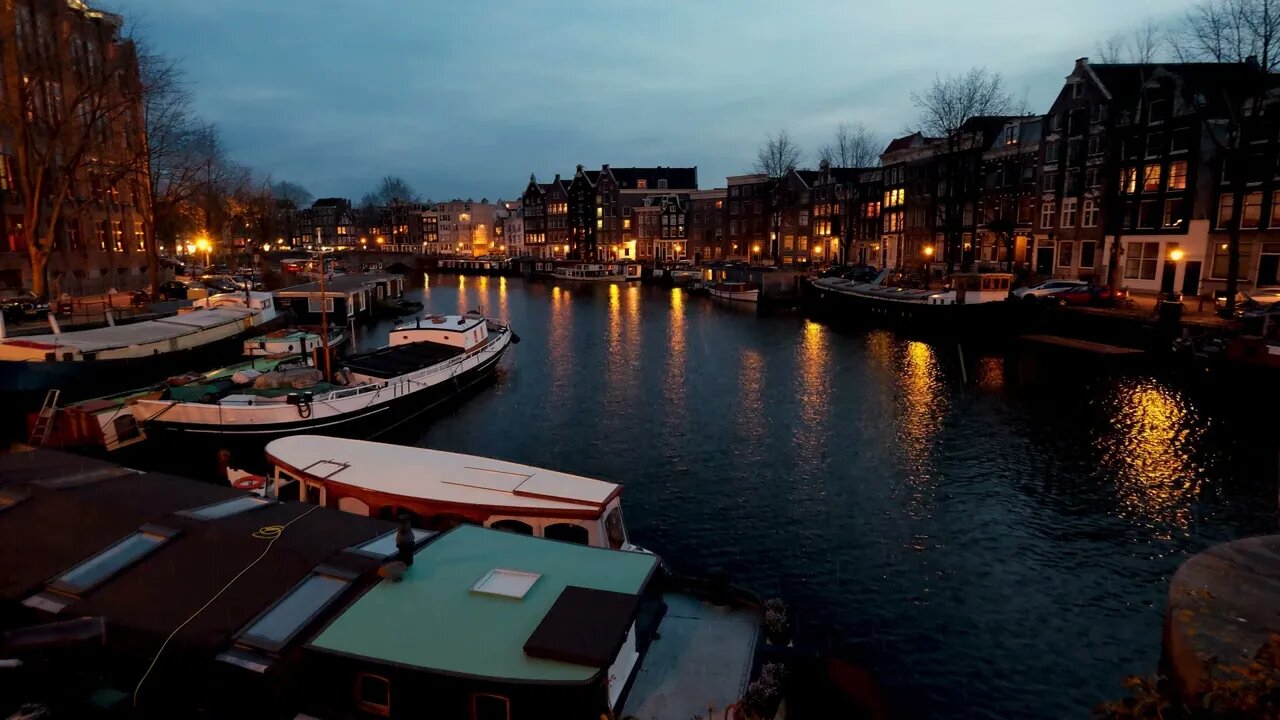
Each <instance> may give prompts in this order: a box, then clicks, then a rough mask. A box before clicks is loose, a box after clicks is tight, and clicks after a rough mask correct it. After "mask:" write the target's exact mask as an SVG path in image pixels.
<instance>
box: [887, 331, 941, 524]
mask: <svg viewBox="0 0 1280 720" xmlns="http://www.w3.org/2000/svg"><path fill="white" fill-rule="evenodd" d="M904 355H905V357H903V358H902V363H901V368H900V370H899V380H898V388H899V391H900V395H899V399H898V409H897V412H896V414H895V417H894V434H895V439H896V441H897V444H898V452H899V453H900V456H899V457H900V462H901V463H902V465H903V471H904V473H905V477H904V480H906V483H907V488H908V492H909V496H908V512H909V513H910V515H911V517H913V518H915V519H920V518H923V517H927V516H929V515H930V514H931V512H932V502H933V500H932V492H933V484H934V477H933V476H934V473H935V469H934V467H933V460H932V458H933V444H934V439H935V437H936V436H937V434H938V431H939V430H940V429H941V427H942V419H943V417H944V416H945V414H946V410H947V404H948V402H949V400H948V396H947V395H946V393H945V392H944V390H945V388H943V387H942V378H941V371H940V369H939V367H938V358H937V354H936V351H935V350H934V349H933V346H931V345H927V344H925V343H922V342H917V341H914V340H913V341H908V342H907V344H906V348H905V353H904Z"/></svg>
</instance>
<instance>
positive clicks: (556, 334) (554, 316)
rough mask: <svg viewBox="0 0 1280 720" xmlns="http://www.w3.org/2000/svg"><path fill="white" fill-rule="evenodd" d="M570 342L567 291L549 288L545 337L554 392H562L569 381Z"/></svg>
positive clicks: (570, 330)
mask: <svg viewBox="0 0 1280 720" xmlns="http://www.w3.org/2000/svg"><path fill="white" fill-rule="evenodd" d="M572 342H573V306H572V304H571V303H570V297H569V291H568V290H564V289H562V288H560V287H559V286H555V287H552V288H551V328H550V332H549V334H548V335H547V351H548V352H547V362H548V363H549V364H550V365H551V373H550V374H551V386H552V387H553V388H555V389H556V390H562V389H563V388H564V386H565V384H566V383H567V382H568V381H569V372H570V368H569V358H570V357H571V353H572V352H573V348H572V347H571V344H572ZM557 394H559V393H557Z"/></svg>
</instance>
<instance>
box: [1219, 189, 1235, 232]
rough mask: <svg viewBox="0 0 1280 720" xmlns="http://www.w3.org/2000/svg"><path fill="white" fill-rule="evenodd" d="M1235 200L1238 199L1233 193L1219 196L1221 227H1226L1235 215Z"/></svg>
mask: <svg viewBox="0 0 1280 720" xmlns="http://www.w3.org/2000/svg"><path fill="white" fill-rule="evenodd" d="M1235 202H1236V200H1235V198H1234V197H1233V196H1232V195H1231V193H1223V194H1222V196H1221V197H1220V198H1218V227H1219V228H1221V229H1226V227H1227V225H1228V224H1230V223H1231V220H1232V218H1233V217H1235Z"/></svg>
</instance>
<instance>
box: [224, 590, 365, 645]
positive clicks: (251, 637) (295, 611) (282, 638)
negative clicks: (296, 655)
mask: <svg viewBox="0 0 1280 720" xmlns="http://www.w3.org/2000/svg"><path fill="white" fill-rule="evenodd" d="M350 584H351V581H350V580H349V579H347V578H344V577H339V576H338V575H333V574H329V573H326V572H320V571H316V572H312V573H311V574H310V575H309V576H307V578H306V579H305V580H303V581H302V582H300V583H298V584H297V585H295V586H294V588H293V589H292V590H290V591H289V594H287V595H285V596H284V597H282V598H281V599H280V601H279V602H277V603H276V604H275V605H273V606H272V607H271V608H270V609H268V610H267V611H266V612H264V613H263V614H261V615H259V616H258V618H257V619H256V620H254V621H253V622H252V623H250V624H249V626H248V627H247V628H245V629H244V630H243V631H242V632H241V633H240V635H239V636H237V637H236V639H237V640H238V641H240V642H242V643H245V644H246V645H252V646H254V647H258V648H261V649H263V650H279V649H280V648H282V647H284V646H285V645H287V644H288V642H289V640H291V639H292V638H293V636H294V635H296V634H298V631H300V630H302V628H304V627H306V625H307V624H308V623H310V622H311V621H312V620H314V619H315V617H316V616H317V615H319V614H320V612H321V611H323V610H324V609H325V607H327V606H328V605H329V603H331V602H333V601H334V599H335V598H337V597H338V595H339V594H341V593H342V591H343V590H345V589H346V588H347V586H348V585H350Z"/></svg>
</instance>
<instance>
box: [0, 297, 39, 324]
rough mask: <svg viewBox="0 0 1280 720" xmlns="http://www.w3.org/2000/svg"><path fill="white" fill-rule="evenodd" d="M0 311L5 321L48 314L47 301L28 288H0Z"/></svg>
mask: <svg viewBox="0 0 1280 720" xmlns="http://www.w3.org/2000/svg"><path fill="white" fill-rule="evenodd" d="M0 312H3V313H4V320H5V322H26V321H28V320H39V319H40V318H43V317H45V316H46V315H48V314H49V303H48V302H47V301H44V300H41V299H40V298H38V297H36V296H35V294H34V293H32V292H31V291H30V290H0Z"/></svg>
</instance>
